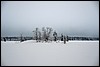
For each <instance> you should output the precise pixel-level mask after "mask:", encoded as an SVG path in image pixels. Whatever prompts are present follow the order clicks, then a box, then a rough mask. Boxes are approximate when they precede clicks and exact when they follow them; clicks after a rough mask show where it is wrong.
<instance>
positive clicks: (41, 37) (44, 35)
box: [1, 27, 99, 42]
mask: <svg viewBox="0 0 100 67" xmlns="http://www.w3.org/2000/svg"><path fill="white" fill-rule="evenodd" d="M32 32H33V36H32V37H24V36H23V34H20V37H1V41H20V42H22V41H26V40H36V42H41V41H42V42H44V41H45V42H48V41H58V40H59V41H64V42H65V41H69V40H99V38H97V37H71V36H68V35H63V34H61V35H60V36H58V33H57V32H56V31H53V29H52V28H51V27H42V28H41V29H39V28H35V29H34V30H33V31H32Z"/></svg>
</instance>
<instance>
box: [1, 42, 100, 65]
mask: <svg viewBox="0 0 100 67" xmlns="http://www.w3.org/2000/svg"><path fill="white" fill-rule="evenodd" d="M1 65H2V66H12V65H13V66H99V41H69V42H67V43H66V44H63V42H59V43H56V42H51V43H36V42H35V41H32V40H29V41H24V42H21V43H20V42H18V41H7V42H4V41H1Z"/></svg>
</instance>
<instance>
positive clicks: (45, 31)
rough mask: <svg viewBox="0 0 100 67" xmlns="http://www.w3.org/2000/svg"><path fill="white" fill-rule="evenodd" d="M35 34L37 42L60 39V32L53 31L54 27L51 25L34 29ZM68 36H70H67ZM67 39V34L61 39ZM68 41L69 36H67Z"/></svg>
mask: <svg viewBox="0 0 100 67" xmlns="http://www.w3.org/2000/svg"><path fill="white" fill-rule="evenodd" d="M33 33H34V36H33V38H35V40H36V41H37V42H40V41H42V42H43V41H45V42H48V41H57V40H59V39H58V34H57V32H56V31H53V29H52V28H50V27H46V28H45V27H43V28H42V29H41V30H40V29H39V28H36V29H35V30H34V31H33ZM67 37H68V36H67ZM63 40H64V41H66V37H65V36H63V35H62V36H61V41H63ZM67 41H68V38H67Z"/></svg>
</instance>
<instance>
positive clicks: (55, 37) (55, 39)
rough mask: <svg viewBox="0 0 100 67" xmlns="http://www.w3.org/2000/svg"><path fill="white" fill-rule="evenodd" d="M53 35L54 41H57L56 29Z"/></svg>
mask: <svg viewBox="0 0 100 67" xmlns="http://www.w3.org/2000/svg"><path fill="white" fill-rule="evenodd" d="M53 36H54V41H57V33H56V31H54V33H53Z"/></svg>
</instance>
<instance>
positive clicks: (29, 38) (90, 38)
mask: <svg viewBox="0 0 100 67" xmlns="http://www.w3.org/2000/svg"><path fill="white" fill-rule="evenodd" d="M4 39H6V40H7V41H20V40H21V37H1V41H4ZM53 39H54V38H53V37H52V41H53ZM68 39H69V40H99V38H98V37H70V36H68ZM22 40H24V41H25V40H36V39H35V37H34V38H33V37H22ZM57 40H60V41H63V38H62V37H58V38H57Z"/></svg>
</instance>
